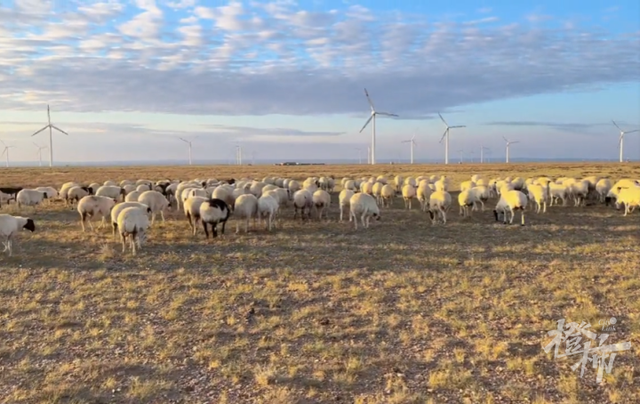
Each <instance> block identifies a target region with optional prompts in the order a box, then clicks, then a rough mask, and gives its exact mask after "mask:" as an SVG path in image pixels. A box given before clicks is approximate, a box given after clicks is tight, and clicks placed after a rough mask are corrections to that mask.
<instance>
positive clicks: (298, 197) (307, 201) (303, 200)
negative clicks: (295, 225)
mask: <svg viewBox="0 0 640 404" xmlns="http://www.w3.org/2000/svg"><path fill="white" fill-rule="evenodd" d="M312 207H313V194H312V193H311V192H309V190H307V189H301V190H299V191H296V192H295V193H294V194H293V218H294V219H295V218H296V217H297V216H298V209H299V210H300V217H301V219H302V220H304V211H305V209H306V210H307V216H308V217H309V219H311V208H312Z"/></svg>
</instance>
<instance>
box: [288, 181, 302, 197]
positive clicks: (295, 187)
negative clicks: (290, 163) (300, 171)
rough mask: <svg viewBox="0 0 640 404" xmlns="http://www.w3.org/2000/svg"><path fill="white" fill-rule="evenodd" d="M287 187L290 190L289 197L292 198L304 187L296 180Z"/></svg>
mask: <svg viewBox="0 0 640 404" xmlns="http://www.w3.org/2000/svg"><path fill="white" fill-rule="evenodd" d="M287 187H288V188H289V195H292V196H293V194H295V193H296V192H298V191H299V190H301V189H302V187H301V186H300V183H299V182H298V181H296V180H291V181H289V183H288V184H287Z"/></svg>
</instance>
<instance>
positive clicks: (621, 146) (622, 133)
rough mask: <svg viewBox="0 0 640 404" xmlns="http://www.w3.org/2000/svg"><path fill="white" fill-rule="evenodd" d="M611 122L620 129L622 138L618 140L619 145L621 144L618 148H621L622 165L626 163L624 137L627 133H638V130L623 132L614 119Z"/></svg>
mask: <svg viewBox="0 0 640 404" xmlns="http://www.w3.org/2000/svg"><path fill="white" fill-rule="evenodd" d="M611 122H613V124H614V125H615V126H616V128H618V129H620V138H619V139H618V143H619V145H618V147H619V148H620V162H621V163H622V162H623V161H624V135H626V134H627V133H633V132H637V131H638V129H634V130H622V128H620V127H619V126H618V124H617V123H616V122H615V121H614V120H613V119H612V120H611Z"/></svg>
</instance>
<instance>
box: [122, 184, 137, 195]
mask: <svg viewBox="0 0 640 404" xmlns="http://www.w3.org/2000/svg"><path fill="white" fill-rule="evenodd" d="M122 189H123V190H124V193H125V196H126V195H129V194H130V193H132V192H135V190H136V186H135V185H133V184H125V185H124V186H123V187H122Z"/></svg>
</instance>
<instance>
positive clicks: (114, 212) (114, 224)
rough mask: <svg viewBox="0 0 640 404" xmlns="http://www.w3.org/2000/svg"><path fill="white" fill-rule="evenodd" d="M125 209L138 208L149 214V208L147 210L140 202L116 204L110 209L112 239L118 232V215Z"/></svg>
mask: <svg viewBox="0 0 640 404" xmlns="http://www.w3.org/2000/svg"><path fill="white" fill-rule="evenodd" d="M126 208H140V209H142V210H144V211H145V212H147V214H151V208H149V207H148V206H147V205H145V204H144V203H140V202H120V203H118V204H116V205H115V206H114V207H113V208H111V228H112V230H113V232H112V234H113V237H114V238H115V237H116V230H118V215H119V214H120V212H122V211H123V210H124V209H126Z"/></svg>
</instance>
